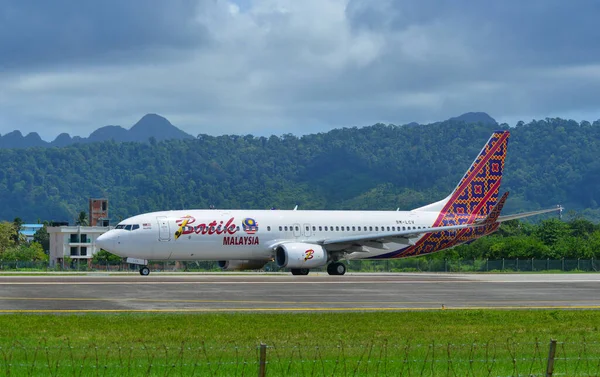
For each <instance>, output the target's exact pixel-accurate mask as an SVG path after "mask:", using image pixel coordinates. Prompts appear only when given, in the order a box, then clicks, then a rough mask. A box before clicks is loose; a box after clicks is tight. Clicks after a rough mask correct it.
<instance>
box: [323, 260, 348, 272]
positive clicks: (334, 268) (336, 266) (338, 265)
mask: <svg viewBox="0 0 600 377" xmlns="http://www.w3.org/2000/svg"><path fill="white" fill-rule="evenodd" d="M327 273H328V274H329V275H343V274H345V273H346V265H344V264H343V263H342V262H333V263H330V264H329V265H328V266H327Z"/></svg>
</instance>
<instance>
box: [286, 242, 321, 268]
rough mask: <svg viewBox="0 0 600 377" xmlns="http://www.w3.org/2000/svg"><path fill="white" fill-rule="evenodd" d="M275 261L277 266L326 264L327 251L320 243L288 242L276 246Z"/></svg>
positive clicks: (299, 266)
mask: <svg viewBox="0 0 600 377" xmlns="http://www.w3.org/2000/svg"><path fill="white" fill-rule="evenodd" d="M275 261H276V262H277V265H278V266H279V267H282V268H283V267H287V268H315V267H321V266H324V265H325V264H327V251H325V249H323V247H321V246H320V245H315V244H310V243H301V242H290V243H284V244H282V245H280V246H278V247H277V250H276V251H275Z"/></svg>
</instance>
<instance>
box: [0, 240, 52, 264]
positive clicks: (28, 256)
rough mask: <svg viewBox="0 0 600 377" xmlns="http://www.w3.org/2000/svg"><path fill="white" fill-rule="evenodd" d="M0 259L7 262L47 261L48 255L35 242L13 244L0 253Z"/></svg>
mask: <svg viewBox="0 0 600 377" xmlns="http://www.w3.org/2000/svg"><path fill="white" fill-rule="evenodd" d="M0 260H2V261H7V262H17V261H19V262H47V261H48V255H46V253H44V249H42V245H40V244H39V243H37V242H31V243H29V244H27V243H25V244H21V245H15V246H12V247H9V248H7V249H6V250H5V251H4V252H3V253H1V254H0Z"/></svg>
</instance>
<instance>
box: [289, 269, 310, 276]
mask: <svg viewBox="0 0 600 377" xmlns="http://www.w3.org/2000/svg"><path fill="white" fill-rule="evenodd" d="M291 271H292V275H308V273H309V272H310V270H309V269H308V268H292V269H291Z"/></svg>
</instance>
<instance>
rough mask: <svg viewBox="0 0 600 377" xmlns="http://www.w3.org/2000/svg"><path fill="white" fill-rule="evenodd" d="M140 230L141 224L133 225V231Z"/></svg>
mask: <svg viewBox="0 0 600 377" xmlns="http://www.w3.org/2000/svg"><path fill="white" fill-rule="evenodd" d="M139 228H140V225H139V224H135V225H133V227H131V230H136V229H139Z"/></svg>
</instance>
